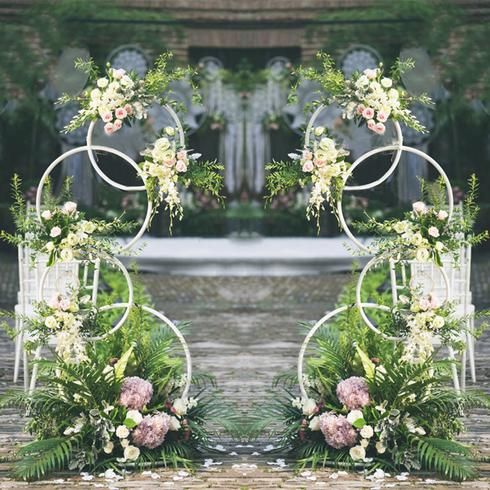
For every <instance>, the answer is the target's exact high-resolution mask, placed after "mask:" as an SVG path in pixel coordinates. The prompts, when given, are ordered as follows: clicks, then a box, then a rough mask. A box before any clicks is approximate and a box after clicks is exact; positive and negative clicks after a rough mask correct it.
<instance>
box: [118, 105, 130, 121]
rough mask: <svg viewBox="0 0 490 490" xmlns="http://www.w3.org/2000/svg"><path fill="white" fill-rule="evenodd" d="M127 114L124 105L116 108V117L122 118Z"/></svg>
mask: <svg viewBox="0 0 490 490" xmlns="http://www.w3.org/2000/svg"><path fill="white" fill-rule="evenodd" d="M127 115H128V113H127V112H126V109H125V108H124V107H118V108H117V109H116V117H117V118H118V119H124V118H125V117H126V116H127Z"/></svg>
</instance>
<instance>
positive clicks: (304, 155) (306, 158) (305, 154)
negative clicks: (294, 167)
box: [303, 150, 313, 160]
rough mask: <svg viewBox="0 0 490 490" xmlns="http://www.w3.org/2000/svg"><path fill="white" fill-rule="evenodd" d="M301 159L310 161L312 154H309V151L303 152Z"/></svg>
mask: <svg viewBox="0 0 490 490" xmlns="http://www.w3.org/2000/svg"><path fill="white" fill-rule="evenodd" d="M303 158H304V159H305V160H312V159H313V153H311V151H310V150H303Z"/></svg>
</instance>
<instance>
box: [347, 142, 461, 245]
mask: <svg viewBox="0 0 490 490" xmlns="http://www.w3.org/2000/svg"><path fill="white" fill-rule="evenodd" d="M398 149H400V150H402V151H408V152H409V153H414V154H415V155H418V156H420V157H422V158H423V159H424V160H426V161H427V162H428V163H430V164H431V165H432V166H433V167H434V168H435V169H436V170H437V172H438V173H439V175H440V176H441V177H442V179H443V180H444V184H445V186H446V191H447V200H448V214H449V216H448V219H447V222H449V221H450V220H451V218H452V215H453V208H454V199H453V191H452V187H451V183H450V182H449V179H448V177H447V175H446V172H444V170H443V169H442V167H441V166H440V165H439V164H438V163H437V162H436V161H435V160H434V159H433V158H432V157H431V156H429V155H427V153H424V152H423V151H421V150H419V149H417V148H412V147H411V146H404V145H403V146H398V145H388V146H382V147H379V148H376V149H374V150H371V151H368V152H367V153H364V155H362V156H360V157H359V158H358V159H357V160H356V162H355V164H353V165H352V166H351V167H350V168H349V170H348V171H347V176H346V180H347V179H348V178H349V177H350V176H351V175H352V172H353V171H354V170H355V169H356V167H357V166H359V165H360V164H361V163H362V162H363V161H364V160H366V159H368V158H369V157H371V156H373V155H376V154H378V153H382V152H384V151H393V150H398ZM346 189H347V187H344V190H346ZM337 215H338V217H339V221H340V225H341V227H342V229H343V230H344V232H345V234H346V235H347V236H348V237H349V238H350V239H351V240H352V241H353V242H354V243H355V244H356V246H357V247H358V248H359V249H361V250H363V251H364V252H369V249H368V247H366V246H365V245H363V244H362V243H361V242H360V241H359V240H358V239H357V238H356V237H355V236H354V235H353V233H352V232H351V231H350V228H349V225H348V224H347V222H346V221H345V218H344V213H343V210H342V197H340V198H339V200H338V202H337Z"/></svg>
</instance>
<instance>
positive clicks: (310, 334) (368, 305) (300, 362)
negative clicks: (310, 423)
mask: <svg viewBox="0 0 490 490" xmlns="http://www.w3.org/2000/svg"><path fill="white" fill-rule="evenodd" d="M363 306H364V307H366V308H376V309H379V310H384V311H390V309H389V308H388V307H387V306H384V305H378V304H376V303H363ZM349 308H352V305H344V306H341V307H339V308H337V309H335V310H333V311H330V312H328V313H327V314H326V315H325V316H323V318H321V319H320V320H318V321H317V322H316V323H315V325H313V327H312V328H311V330H310V331H309V332H308V335H307V336H306V337H305V340H303V344H302V345H301V349H300V351H299V356H298V382H299V389H300V391H301V396H302V397H303V398H307V397H308V393H307V392H306V389H305V385H304V381H303V359H304V356H305V353H306V349H307V347H308V344H309V343H310V340H311V339H312V337H313V335H315V333H316V332H317V330H318V329H319V328H320V327H321V326H322V325H323V324H324V323H325V322H326V321H328V320H330V318H332V317H334V316H336V315H338V314H339V313H342V312H344V311H346V310H347V309H349Z"/></svg>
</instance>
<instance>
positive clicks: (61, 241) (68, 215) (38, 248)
mask: <svg viewBox="0 0 490 490" xmlns="http://www.w3.org/2000/svg"><path fill="white" fill-rule="evenodd" d="M21 186H22V182H21V179H20V177H19V176H18V175H14V176H13V178H12V199H13V201H14V204H13V205H12V206H11V208H10V209H11V213H12V216H13V219H14V222H15V224H16V232H15V233H8V232H6V231H4V230H2V231H0V238H1V239H2V240H5V241H6V242H8V243H10V244H11V245H14V246H18V245H21V246H24V247H27V248H28V249H29V250H30V251H31V252H32V258H33V259H35V257H36V256H38V255H40V254H45V255H47V257H48V259H47V266H48V267H49V266H52V265H53V264H55V263H56V262H71V261H73V260H82V259H88V258H90V257H100V256H114V255H115V254H116V253H117V252H118V250H119V248H120V247H119V246H118V245H117V243H116V241H115V240H114V239H112V238H111V235H116V234H120V233H127V232H129V231H131V230H132V229H133V228H134V226H135V224H134V223H132V222H129V221H123V219H122V216H121V217H117V218H114V219H112V220H111V221H105V220H101V219H90V220H89V219H87V218H86V217H85V213H84V212H82V211H80V210H79V209H78V206H77V203H75V202H73V201H71V200H70V197H69V196H70V188H71V179H66V181H65V182H64V189H63V190H62V192H61V195H60V196H59V197H58V198H55V197H54V196H53V195H52V193H51V185H50V183H49V182H48V184H47V185H46V187H45V191H44V194H43V198H44V202H45V204H44V206H43V211H42V212H41V220H39V219H38V217H37V216H36V215H35V213H34V209H28V206H27V204H26V202H25V200H24V195H23V193H22V189H21Z"/></svg>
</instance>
